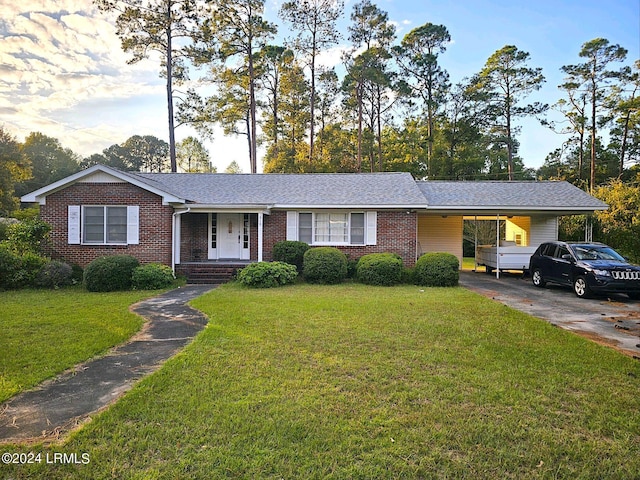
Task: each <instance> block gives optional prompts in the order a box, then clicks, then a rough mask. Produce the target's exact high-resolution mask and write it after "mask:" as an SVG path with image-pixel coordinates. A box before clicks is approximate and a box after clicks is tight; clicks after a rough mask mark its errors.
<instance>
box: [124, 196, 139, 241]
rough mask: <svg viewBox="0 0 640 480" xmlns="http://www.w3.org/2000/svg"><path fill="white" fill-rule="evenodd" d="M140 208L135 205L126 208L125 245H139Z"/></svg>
mask: <svg viewBox="0 0 640 480" xmlns="http://www.w3.org/2000/svg"><path fill="white" fill-rule="evenodd" d="M139 226H140V207H138V206H137V205H133V206H128V207H127V244H128V245H138V243H140V233H139V231H140V228H139Z"/></svg>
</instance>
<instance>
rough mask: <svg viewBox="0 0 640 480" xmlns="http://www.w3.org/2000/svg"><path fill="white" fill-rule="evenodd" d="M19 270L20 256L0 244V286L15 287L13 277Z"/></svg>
mask: <svg viewBox="0 0 640 480" xmlns="http://www.w3.org/2000/svg"><path fill="white" fill-rule="evenodd" d="M19 270H20V257H19V256H18V255H16V254H15V253H13V252H12V251H11V250H9V249H8V248H7V247H3V246H0V288H1V289H3V290H7V289H9V288H16V287H15V286H14V282H13V279H14V277H15V275H16V273H17V272H18V271H19Z"/></svg>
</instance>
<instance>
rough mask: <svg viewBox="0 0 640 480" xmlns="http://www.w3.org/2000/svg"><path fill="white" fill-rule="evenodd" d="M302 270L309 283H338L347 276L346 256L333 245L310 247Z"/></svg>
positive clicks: (305, 255)
mask: <svg viewBox="0 0 640 480" xmlns="http://www.w3.org/2000/svg"><path fill="white" fill-rule="evenodd" d="M302 271H303V274H304V278H305V280H307V281H308V282H310V283H325V284H335V283H340V282H341V281H342V280H344V279H345V278H346V277H347V256H346V255H345V254H344V253H342V252H341V251H340V250H338V249H337V248H335V247H318V248H310V249H309V250H307V251H306V252H305V254H304V263H303V270H302Z"/></svg>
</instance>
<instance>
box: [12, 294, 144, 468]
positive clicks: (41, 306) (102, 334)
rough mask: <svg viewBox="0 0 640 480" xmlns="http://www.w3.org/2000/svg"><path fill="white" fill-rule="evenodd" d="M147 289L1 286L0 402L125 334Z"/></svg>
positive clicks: (137, 321) (136, 320) (133, 326)
mask: <svg viewBox="0 0 640 480" xmlns="http://www.w3.org/2000/svg"><path fill="white" fill-rule="evenodd" d="M151 295H154V293H152V292H142V291H137V292H118V293H109V294H105V293H90V292H87V291H86V290H84V289H82V288H80V287H77V288H64V289H60V290H18V291H9V292H0V305H1V307H0V329H1V331H2V334H1V335H0V402H2V401H4V400H6V399H7V398H9V397H11V396H13V395H15V394H16V393H18V392H21V391H23V390H25V389H28V388H30V387H33V386H34V385H37V384H38V383H40V382H42V381H43V380H45V379H47V378H50V377H53V376H55V375H56V374H58V373H60V372H62V371H64V370H66V369H68V368H70V367H73V366H74V365H76V364H78V363H81V362H83V361H85V360H87V359H89V358H91V357H93V356H95V355H98V354H100V353H103V352H105V351H106V350H108V349H109V348H110V347H113V346H114V345H117V344H119V343H121V342H123V341H124V340H126V339H127V338H129V337H130V336H131V335H133V334H134V333H135V332H136V331H138V330H139V329H140V327H141V326H142V322H143V320H142V319H141V318H140V317H138V316H137V315H135V314H133V313H131V312H129V306H130V305H131V304H133V303H135V302H137V301H139V300H141V299H142V298H145V297H149V296H151ZM0 471H1V470H0Z"/></svg>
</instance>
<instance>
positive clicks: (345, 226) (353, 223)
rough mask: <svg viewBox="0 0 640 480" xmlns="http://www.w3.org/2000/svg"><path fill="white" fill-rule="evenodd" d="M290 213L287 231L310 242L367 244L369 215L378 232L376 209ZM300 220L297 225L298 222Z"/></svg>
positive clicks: (314, 243) (372, 227)
mask: <svg viewBox="0 0 640 480" xmlns="http://www.w3.org/2000/svg"><path fill="white" fill-rule="evenodd" d="M367 213H368V215H366V214H365V212H308V213H307V212H301V213H298V212H289V217H288V222H289V225H288V229H287V230H288V232H290V234H291V235H290V239H293V238H295V239H296V240H300V241H301V242H305V243H308V244H309V245H365V244H374V243H375V238H374V235H375V233H373V234H372V235H371V236H372V238H371V239H369V242H367V218H368V222H369V224H370V225H369V227H370V229H371V230H372V231H373V232H375V228H376V226H375V212H367ZM296 221H297V225H296V223H295V222H296Z"/></svg>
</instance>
